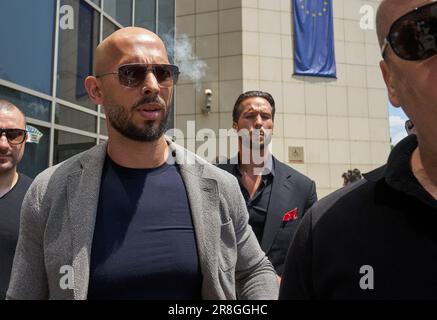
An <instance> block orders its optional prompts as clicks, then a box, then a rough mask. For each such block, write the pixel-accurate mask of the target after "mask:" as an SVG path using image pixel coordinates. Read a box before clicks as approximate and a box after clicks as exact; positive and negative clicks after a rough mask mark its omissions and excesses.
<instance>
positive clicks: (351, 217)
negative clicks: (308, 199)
mask: <svg viewBox="0 0 437 320" xmlns="http://www.w3.org/2000/svg"><path fill="white" fill-rule="evenodd" d="M375 188H376V182H373V181H368V180H366V179H362V180H360V181H358V182H356V183H353V184H352V185H349V186H346V187H343V188H341V189H339V190H337V191H334V192H333V193H331V194H330V195H328V196H326V197H324V198H322V199H320V200H319V201H317V202H316V203H315V204H314V205H313V206H312V207H311V209H310V210H309V211H310V212H311V214H310V215H308V216H309V217H307V218H306V219H311V221H310V223H311V225H312V228H313V229H314V228H315V227H320V226H321V225H324V224H328V225H334V226H335V225H336V226H345V225H347V224H348V223H351V222H353V223H355V222H356V223H359V221H360V220H361V216H362V214H364V215H365V214H366V210H368V208H369V207H372V206H374V205H375V203H374V201H375V200H374V199H375ZM308 222H309V221H308Z"/></svg>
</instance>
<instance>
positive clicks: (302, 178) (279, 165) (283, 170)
mask: <svg viewBox="0 0 437 320" xmlns="http://www.w3.org/2000/svg"><path fill="white" fill-rule="evenodd" d="M273 159H274V162H275V172H277V173H278V174H280V175H285V176H287V177H289V178H290V179H292V180H294V181H296V182H299V183H302V184H308V185H312V184H313V183H314V181H313V180H311V179H310V178H309V177H307V176H306V175H304V174H303V173H300V172H299V171H297V170H296V169H293V168H292V167H290V166H289V165H287V164H285V163H283V162H281V161H279V160H278V159H276V158H275V157H273Z"/></svg>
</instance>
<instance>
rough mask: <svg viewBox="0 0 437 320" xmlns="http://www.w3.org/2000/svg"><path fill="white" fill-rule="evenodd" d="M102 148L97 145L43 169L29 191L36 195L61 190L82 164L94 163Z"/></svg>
mask: <svg viewBox="0 0 437 320" xmlns="http://www.w3.org/2000/svg"><path fill="white" fill-rule="evenodd" d="M103 148H104V146H103V145H97V146H95V147H93V148H91V149H88V150H86V151H84V152H81V153H79V154H76V155H74V156H72V157H71V158H68V159H67V160H65V161H63V162H61V163H59V164H57V165H54V166H52V167H49V168H47V169H45V170H44V171H42V172H41V173H40V174H38V175H37V176H36V177H35V179H34V180H33V183H32V185H31V187H30V189H32V190H33V192H35V191H36V192H37V193H38V194H41V193H45V192H46V191H47V190H48V189H50V190H53V191H55V192H57V191H60V190H62V188H64V187H65V186H66V184H67V180H68V176H69V175H70V174H72V173H74V172H77V171H80V170H81V169H82V164H83V163H86V162H90V161H95V160H96V155H97V154H100V153H101V152H102V150H103Z"/></svg>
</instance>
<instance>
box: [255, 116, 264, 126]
mask: <svg viewBox="0 0 437 320" xmlns="http://www.w3.org/2000/svg"><path fill="white" fill-rule="evenodd" d="M262 126H263V119H262V117H261V115H260V114H259V115H257V116H256V118H255V128H257V129H260V128H261V127H262Z"/></svg>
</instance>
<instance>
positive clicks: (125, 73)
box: [96, 63, 179, 88]
mask: <svg viewBox="0 0 437 320" xmlns="http://www.w3.org/2000/svg"><path fill="white" fill-rule="evenodd" d="M149 71H150V72H153V74H154V75H155V78H156V81H158V84H159V86H160V87H163V88H168V87H171V86H173V85H175V84H176V83H177V81H178V77H179V68H178V67H177V66H175V65H172V64H142V63H132V64H125V65H122V66H120V67H119V68H118V71H114V72H108V73H104V74H100V75H96V78H100V77H103V76H106V75H110V74H118V81H119V82H120V84H121V85H123V86H126V87H130V88H133V87H137V86H139V85H141V84H143V83H144V80H145V79H146V74H147V72H149Z"/></svg>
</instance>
